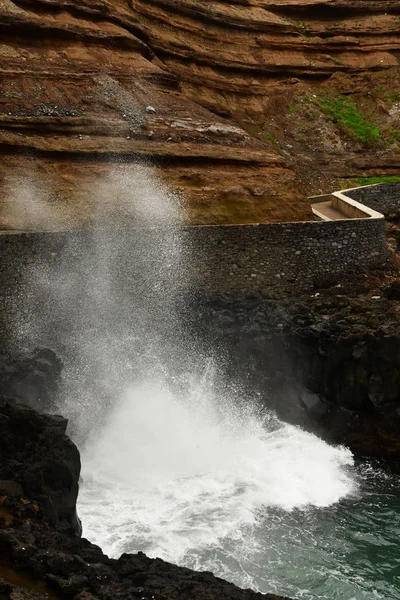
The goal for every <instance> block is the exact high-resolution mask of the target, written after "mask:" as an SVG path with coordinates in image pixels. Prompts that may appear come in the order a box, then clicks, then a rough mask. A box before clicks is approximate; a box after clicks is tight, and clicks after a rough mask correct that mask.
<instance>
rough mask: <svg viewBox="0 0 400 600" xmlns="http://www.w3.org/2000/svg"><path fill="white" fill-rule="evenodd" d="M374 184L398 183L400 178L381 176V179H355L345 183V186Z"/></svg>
mask: <svg viewBox="0 0 400 600" xmlns="http://www.w3.org/2000/svg"><path fill="white" fill-rule="evenodd" d="M375 183H400V177H397V176H396V175H383V176H382V177H355V178H353V179H351V181H346V183H345V185H353V184H354V187H355V186H356V185H359V186H360V187H361V186H363V185H373V184H375Z"/></svg>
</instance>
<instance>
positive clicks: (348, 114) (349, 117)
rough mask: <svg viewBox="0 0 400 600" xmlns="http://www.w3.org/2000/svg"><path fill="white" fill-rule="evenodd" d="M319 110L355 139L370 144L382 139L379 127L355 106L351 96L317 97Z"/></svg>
mask: <svg viewBox="0 0 400 600" xmlns="http://www.w3.org/2000/svg"><path fill="white" fill-rule="evenodd" d="M318 105H319V107H320V109H321V111H322V112H323V113H324V115H326V116H327V117H328V118H329V119H330V120H331V121H332V122H333V123H336V124H337V125H339V127H341V128H342V129H343V130H344V131H346V133H347V134H348V135H349V136H350V137H351V138H352V139H353V140H355V141H358V142H361V143H362V144H365V145H366V146H372V145H373V144H375V143H376V142H379V141H380V140H381V139H382V136H381V132H380V130H379V127H377V126H376V125H374V123H372V122H371V121H370V120H369V119H368V118H367V117H366V116H365V115H364V114H363V113H362V112H360V111H359V110H358V108H357V105H356V103H355V102H354V100H352V99H351V98H346V97H345V96H341V95H338V96H323V97H322V98H319V99H318Z"/></svg>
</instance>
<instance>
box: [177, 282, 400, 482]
mask: <svg viewBox="0 0 400 600" xmlns="http://www.w3.org/2000/svg"><path fill="white" fill-rule="evenodd" d="M371 285H372V284H371V282H370V283H369V284H367V287H369V288H371ZM393 285H394V284H393ZM386 288H387V285H386V284H383V285H382V287H381V289H377V291H376V292H375V294H374V292H371V291H369V292H368V293H366V294H363V293H358V292H360V290H359V289H357V284H356V283H355V282H354V281H352V282H351V283H349V284H348V286H346V284H345V283H344V284H343V285H341V286H338V287H336V288H332V289H328V290H321V291H320V292H317V293H316V294H313V295H311V296H303V297H299V298H292V299H290V300H281V301H279V302H276V301H275V300H271V299H268V298H267V297H266V296H265V294H257V293H253V292H251V293H247V294H237V295H233V294H232V295H225V296H208V297H203V298H202V299H198V301H197V309H195V307H193V310H194V311H195V312H194V314H195V317H194V326H193V335H196V332H197V335H198V336H199V337H200V338H201V339H202V340H203V343H204V340H206V343H207V341H208V343H209V347H210V349H211V348H213V347H214V348H218V354H219V359H220V361H222V362H223V363H224V365H225V373H226V375H227V380H228V381H230V380H232V379H233V380H234V381H236V382H237V385H238V386H240V387H241V388H242V389H244V390H245V392H246V394H248V395H249V397H252V398H253V399H254V398H255V399H256V401H257V399H258V401H260V402H261V403H262V404H263V405H266V406H268V407H270V408H272V409H274V410H275V411H276V412H277V414H278V415H279V416H280V417H281V418H283V419H284V420H287V421H290V422H292V423H295V424H300V425H302V426H303V427H305V428H307V429H309V430H311V431H314V432H317V433H319V434H320V435H321V436H323V437H324V438H325V439H327V440H330V441H332V442H335V443H342V444H345V445H347V446H349V447H350V448H351V450H352V451H353V452H354V453H355V454H356V455H357V456H362V457H368V458H373V459H378V460H381V461H383V462H384V463H386V464H387V465H388V466H389V467H390V468H391V469H392V470H393V471H395V472H397V473H400V437H399V434H398V431H399V428H400V369H399V356H400V324H399V319H398V310H399V306H398V301H396V300H394V299H393V300H388V299H386V298H385V297H384V295H383V291H384V290H385V289H386ZM188 326H190V324H189V325H188Z"/></svg>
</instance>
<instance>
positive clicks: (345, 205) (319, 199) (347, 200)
mask: <svg viewBox="0 0 400 600" xmlns="http://www.w3.org/2000/svg"><path fill="white" fill-rule="evenodd" d="M355 189H359V188H349V189H347V190H342V191H340V192H333V193H332V194H323V195H321V196H312V197H311V198H310V201H311V204H312V212H313V214H314V215H315V217H317V219H319V220H320V221H337V220H345V219H346V220H347V219H384V216H383V215H382V214H381V213H379V212H378V211H376V210H373V209H372V208H369V207H368V206H365V205H364V204H361V202H357V200H353V198H351V197H350V195H348V193H349V192H352V191H354V190H355Z"/></svg>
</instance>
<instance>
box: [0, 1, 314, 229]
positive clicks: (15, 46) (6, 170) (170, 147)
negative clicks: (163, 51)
mask: <svg viewBox="0 0 400 600" xmlns="http://www.w3.org/2000/svg"><path fill="white" fill-rule="evenodd" d="M141 8H142V7H140V6H136V5H131V4H130V3H126V2H122V1H120V2H113V3H111V2H97V3H93V2H74V1H70V2H62V3H61V2H53V1H36V0H35V1H32V2H31V1H28V2H11V0H6V1H3V2H2V3H1V14H0V27H1V29H2V39H1V43H0V69H1V71H0V72H1V88H2V93H1V103H0V149H1V152H2V157H1V158H2V159H1V164H0V173H1V179H2V182H3V184H2V197H3V200H2V206H1V208H2V211H1V212H2V214H1V226H2V227H3V228H9V227H16V228H24V227H27V226H34V227H36V228H43V227H45V228H46V227H48V223H49V221H50V222H52V224H53V226H55V227H60V226H63V223H64V225H65V224H66V225H67V226H70V225H71V222H72V225H76V224H79V223H82V222H87V221H89V220H90V219H91V215H92V212H93V204H96V202H97V203H102V204H104V203H105V204H108V207H109V209H110V210H111V211H112V210H114V208H115V205H118V203H119V198H118V196H119V197H123V196H125V195H126V192H127V191H129V190H131V189H132V188H133V187H135V185H136V186H137V185H138V184H137V181H136V179H135V173H134V171H135V165H134V163H135V162H136V161H137V160H138V159H142V160H145V161H146V160H147V161H148V159H149V158H150V159H151V161H152V162H155V163H156V164H158V166H159V171H160V173H161V175H162V177H163V178H164V180H165V181H166V182H167V183H168V184H169V185H170V186H171V187H172V189H173V190H176V191H178V192H180V193H181V194H182V195H183V196H184V198H185V200H186V202H185V206H186V215H187V219H188V220H189V221H191V222H203V223H208V222H257V221H276V220H298V219H307V218H310V216H311V213H310V209H309V207H308V203H307V201H306V200H304V197H303V195H302V193H301V190H300V189H299V184H298V181H297V180H296V177H295V175H294V173H293V172H292V171H291V170H290V168H288V166H287V165H286V164H285V161H284V159H283V158H282V157H281V156H279V154H278V153H277V152H276V151H275V150H273V149H270V148H267V147H266V146H265V145H264V144H263V143H262V142H261V141H260V140H257V139H255V138H253V137H251V136H250V135H249V134H248V133H247V132H246V131H244V130H243V129H242V128H241V127H239V126H238V125H237V124H236V123H234V122H231V121H227V120H224V119H221V118H220V117H218V116H216V115H215V114H213V113H211V112H209V111H208V110H206V109H205V108H203V107H202V106H201V105H200V104H198V103H196V102H194V101H191V100H190V99H189V98H188V96H187V95H185V93H184V91H183V92H182V91H181V89H180V83H179V80H178V79H177V77H176V75H175V74H174V73H173V70H171V71H168V70H166V68H165V67H164V65H163V64H162V63H161V61H160V59H159V58H158V57H157V55H156V47H155V48H153V45H152V42H154V43H155V39H156V37H154V39H153V38H150V34H151V30H152V23H151V15H150V17H149V18H150V21H149V24H148V25H147V24H146V23H145V22H144V16H143V15H142V14H141V12H140V10H141ZM139 9H140V10H139ZM159 12H160V14H161V9H160V11H159ZM156 21H157V27H158V26H159V24H160V23H159V20H158V17H157V19H156ZM161 29H163V26H162V24H161ZM176 35H177V36H178V35H179V34H178V31H177V32H176ZM160 43H162V41H160ZM155 46H157V45H156V44H155ZM110 178H111V179H113V181H114V190H112V191H111V190H110V185H111V184H110ZM139 193H140V192H139ZM29 194H33V195H34V196H36V197H41V198H45V199H46V200H47V205H49V204H50V205H53V206H54V205H58V206H60V205H61V206H63V208H64V209H65V210H64V211H63V210H61V211H60V210H58V212H57V215H56V218H55V219H54V218H53V215H52V216H51V217H50V218H49V215H48V212H47V211H45V210H43V211H42V213H43V214H40V211H37V210H36V209H32V206H31V203H30V201H29ZM18 201H19V204H20V205H21V206H22V210H21V208H20V206H19V205H16V202H18ZM65 215H67V216H65Z"/></svg>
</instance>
